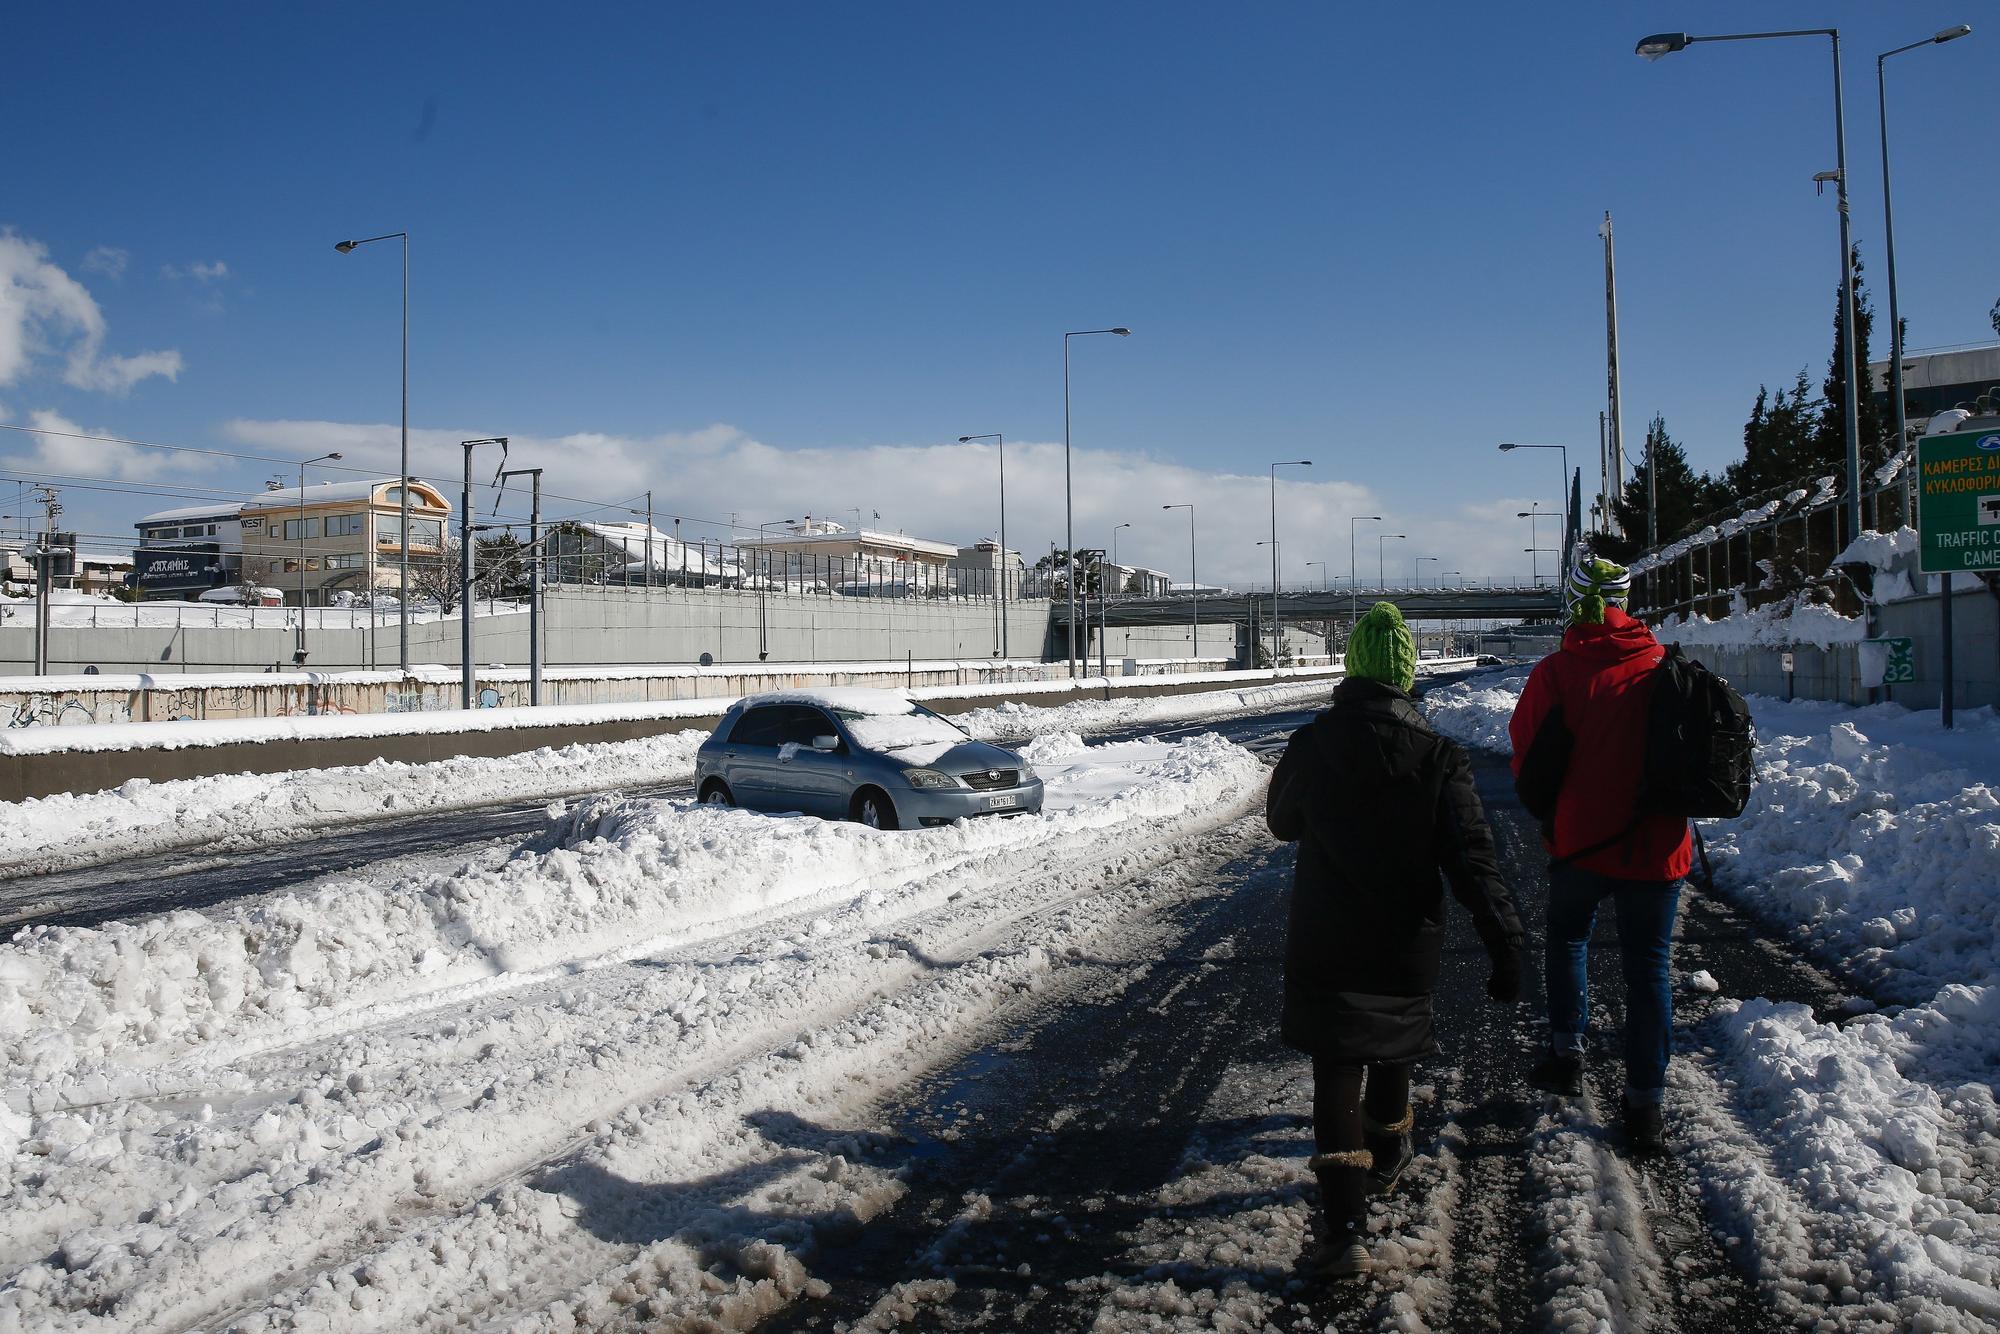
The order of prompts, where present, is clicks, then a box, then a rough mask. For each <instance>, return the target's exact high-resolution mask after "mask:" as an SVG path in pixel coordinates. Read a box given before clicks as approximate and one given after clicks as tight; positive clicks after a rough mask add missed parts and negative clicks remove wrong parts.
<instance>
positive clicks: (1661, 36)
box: [1564, 28, 1963, 546]
mask: <svg viewBox="0 0 2000 1334" xmlns="http://www.w3.org/2000/svg"><path fill="white" fill-rule="evenodd" d="M1959 35H1961V36H1962V35H1963V34H1959ZM1776 37H1825V38H1828V39H1829V40H1830V41H1831V42H1832V44H1833V140H1834V171H1833V180H1834V191H1835V205H1836V207H1837V208H1838V210H1839V213H1840V311H1841V322H1840V327H1841V329H1842V331H1843V333H1844V337H1842V339H1841V345H1842V347H1841V358H1840V362H1841V364H1840V379H1841V384H1842V385H1843V386H1845V392H1844V393H1843V394H1842V395H1841V398H1842V403H1841V425H1842V431H1843V433H1844V434H1845V436H1846V440H1847V525H1848V531H1847V540H1848V541H1853V540H1854V538H1856V537H1857V536H1859V535H1860V532H1861V437H1860V425H1859V418H1858V417H1857V416H1856V413H1857V411H1858V405H1857V403H1856V396H1857V395H1858V394H1859V392H1860V388H1861V377H1860V374H1859V372H1858V371H1857V370H1856V367H1855V361H1854V264H1853V255H1854V245H1853V242H1852V240H1851V239H1850V236H1849V218H1848V211H1847V119H1846V112H1845V109H1844V108H1843V106H1842V104H1841V94H1840V29H1838V28H1797V29H1790V30H1787V31H1783V32H1732V33H1720V34H1714V35H1710V36H1700V37H1698V36H1691V35H1689V34H1688V33H1684V32H1661V33H1654V34H1653V35H1652V36H1650V37H1644V38H1641V39H1640V41H1639V44H1638V45H1637V46H1636V47H1634V48H1633V51H1634V53H1635V54H1637V55H1640V56H1643V57H1645V58H1646V59H1647V60H1658V59H1659V58H1660V57H1661V56H1666V55H1672V54H1673V53H1674V52H1676V51H1685V50H1686V49H1687V48H1688V47H1690V46H1692V45H1694V44H1695V43H1696V42H1753V41H1761V40H1764V39H1766V38H1776ZM1932 40H1934V41H1946V40H1949V39H1948V38H1946V37H1945V36H1944V35H1943V34H1942V33H1940V34H1939V35H1938V36H1937V37H1936V38H1933V39H1932ZM1894 323H1895V316H1894V314H1893V313H1892V314H1891V316H1890V324H1891V325H1892V326H1893V325H1894ZM1891 364H1892V365H1894V364H1895V361H1894V360H1892V361H1891ZM1564 484H1565V485H1567V484H1568V482H1567V474H1565V482H1564ZM1658 544H1659V534H1658V532H1657V531H1655V532H1652V533H1649V534H1648V538H1647V545H1648V546H1657V545H1658Z"/></svg>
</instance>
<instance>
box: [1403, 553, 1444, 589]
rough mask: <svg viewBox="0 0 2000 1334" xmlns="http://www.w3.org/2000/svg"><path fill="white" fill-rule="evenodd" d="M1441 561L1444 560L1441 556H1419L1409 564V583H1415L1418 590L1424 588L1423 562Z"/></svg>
mask: <svg viewBox="0 0 2000 1334" xmlns="http://www.w3.org/2000/svg"><path fill="white" fill-rule="evenodd" d="M1443 559H1444V558H1443V557H1442V556H1419V557H1417V558H1416V559H1415V560H1413V561H1411V562H1410V580H1411V582H1413V583H1415V584H1416V586H1417V587H1418V588H1422V587H1423V586H1424V575H1423V564H1424V562H1425V561H1427V560H1428V561H1441V560H1443Z"/></svg>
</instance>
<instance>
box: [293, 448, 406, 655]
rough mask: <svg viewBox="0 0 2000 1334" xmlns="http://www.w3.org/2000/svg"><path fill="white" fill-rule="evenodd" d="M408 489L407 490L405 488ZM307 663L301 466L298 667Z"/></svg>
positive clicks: (301, 469) (303, 473)
mask: <svg viewBox="0 0 2000 1334" xmlns="http://www.w3.org/2000/svg"><path fill="white" fill-rule="evenodd" d="M405 489H407V488H405ZM305 662H306V465H305V464H304V463H300V464H299V651H298V665H299V666H301V667H303V666H305Z"/></svg>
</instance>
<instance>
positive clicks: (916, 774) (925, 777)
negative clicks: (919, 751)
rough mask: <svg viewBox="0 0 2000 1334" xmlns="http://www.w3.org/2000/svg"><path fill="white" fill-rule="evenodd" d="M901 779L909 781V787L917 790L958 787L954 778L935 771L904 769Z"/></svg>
mask: <svg viewBox="0 0 2000 1334" xmlns="http://www.w3.org/2000/svg"><path fill="white" fill-rule="evenodd" d="M903 777H904V778H907V779H908V780H909V782H910V786H911V787H917V788H941V787H957V786H958V780H957V779H956V778H953V777H952V776H951V775H950V774H946V773H939V772H938V771H937V770H936V769H905V770H903Z"/></svg>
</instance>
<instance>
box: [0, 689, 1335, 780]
mask: <svg viewBox="0 0 2000 1334" xmlns="http://www.w3.org/2000/svg"><path fill="white" fill-rule="evenodd" d="M1316 678H1317V679H1323V680H1324V681H1325V682H1326V687H1327V689H1328V690H1329V691H1331V690H1332V688H1333V685H1334V683H1335V682H1336V681H1337V680H1338V673H1337V672H1334V671H1331V670H1326V669H1321V670H1318V671H1301V672H1286V673H1282V674H1276V675H1274V674H1273V673H1269V672H1258V673H1245V674H1244V679H1243V681H1242V682H1241V683H1240V684H1241V686H1243V687H1248V686H1256V685H1260V684H1269V683H1271V682H1273V681H1274V680H1282V681H1296V680H1300V679H1307V680H1311V679H1316ZM1230 688H1232V687H1231V686H1230V685H1227V684H1220V683H1218V682H1216V681H1215V680H1213V679H1208V680H1200V679H1194V680H1177V679H1175V678H1174V677H1173V676H1159V677H1150V678H1138V679H1126V680H1120V681H1114V682H1107V681H1104V680H1101V679H1100V680H1097V681H1077V682H1074V683H1069V682H1065V683H1063V685H1062V686H1061V687H1059V688H1057V689H1055V690H1051V689H1049V688H1048V686H1047V685H1045V684H1041V683H1033V684H1028V685H1026V686H1024V689H1023V690H1021V691H1019V692H1008V691H1005V690H1004V689H1002V690H1001V691H998V692H995V691H993V690H992V689H991V688H990V687H989V688H988V689H986V690H982V691H980V692H978V693H976V694H975V693H967V694H965V695H962V696H957V697H953V696H951V695H931V696H927V697H926V698H925V699H924V701H923V702H924V704H925V706H926V707H928V708H932V709H935V710H936V711H938V712H939V713H947V714H950V713H963V712H966V711H968V710H971V709H976V708H987V707H990V706H992V705H995V704H999V703H1003V702H1006V701H1008V700H1013V699H1018V700H1021V701H1023V702H1026V703H1030V704H1035V705H1039V706H1047V705H1054V704H1062V703H1066V702H1068V701H1070V700H1073V699H1105V698H1138V697H1143V696H1150V695H1165V694H1189V693H1195V692H1199V691H1214V690H1219V689H1230ZM731 699H733V696H731V697H730V698H718V699H717V700H716V702H715V705H714V707H713V708H712V709H696V710H685V709H683V710H676V711H675V713H674V715H673V716H672V717H661V718H640V719H630V718H625V719H613V720H606V721H601V722H587V723H578V722H565V723H555V724H550V725H537V724H534V723H531V722H522V723H520V724H519V725H516V726H510V727H502V728H493V729H487V730H472V731H425V730H421V729H419V730H413V731H410V732H390V733H386V734H382V733H378V734H374V735H367V736H316V737H313V736H308V737H296V738H294V737H280V738H265V739H259V740H253V741H236V742H225V743H223V744H219V745H183V746H175V745H169V744H164V743H160V744H150V745H144V746H135V747H130V748H121V749H108V750H80V749H79V750H56V751H45V752H40V753H30V754H15V753H5V752H0V801H22V800H26V799H28V798H33V797H45V796H49V795H51V794H54V793H58V792H98V791H104V790H107V789H109V788H114V787H117V786H118V785H119V784H121V783H124V782H126V781H127V780H129V779H133V778H143V779H148V780H151V781H153V782H167V781H172V780H175V779H185V778H202V777H207V776H210V775H214V774H238V773H253V774H254V773H282V772H288V771H292V770H296V769H317V768H328V767H333V766H337V765H361V764H368V763H370V762H372V761H374V760H378V759H383V760H394V761H400V762H403V763H409V764H424V763H430V762H433V761H437V760H444V759H451V758H455V757H458V756H494V755H512V754H518V753H521V752H524V751H530V750H537V749H540V748H542V747H545V746H571V745H582V744H590V743H601V742H610V741H629V740H632V739H635V738H638V737H646V736H658V735H661V734H664V733H669V732H679V731H683V730H686V729H689V728H707V727H712V726H714V724H715V723H716V721H717V720H719V719H720V718H721V717H722V714H723V713H724V712H725V711H726V709H727V708H728V705H729V703H730V702H731Z"/></svg>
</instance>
